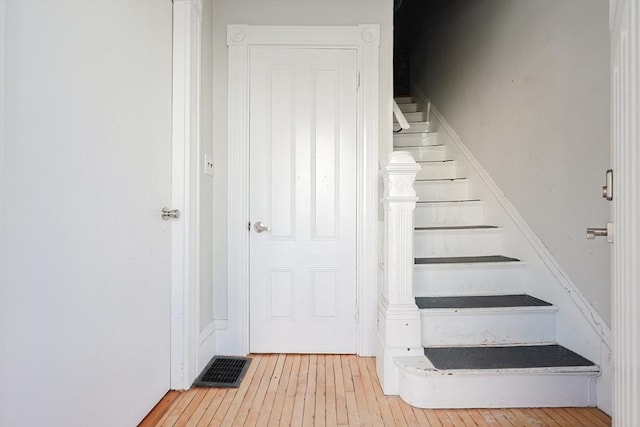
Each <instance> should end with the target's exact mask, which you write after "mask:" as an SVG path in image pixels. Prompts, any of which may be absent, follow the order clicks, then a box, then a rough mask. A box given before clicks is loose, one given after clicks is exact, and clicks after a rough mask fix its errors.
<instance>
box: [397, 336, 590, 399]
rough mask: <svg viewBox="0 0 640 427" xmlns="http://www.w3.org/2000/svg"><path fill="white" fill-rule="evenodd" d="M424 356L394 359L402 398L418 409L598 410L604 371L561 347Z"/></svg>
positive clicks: (455, 350) (482, 349)
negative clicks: (598, 390) (598, 382)
mask: <svg viewBox="0 0 640 427" xmlns="http://www.w3.org/2000/svg"><path fill="white" fill-rule="evenodd" d="M425 353H426V354H428V356H407V357H396V358H395V359H394V362H395V364H396V366H397V367H398V370H399V373H400V378H399V384H398V385H399V388H398V390H399V394H400V397H401V398H402V399H403V400H404V401H405V402H407V403H409V404H411V405H413V406H417V407H419V408H518V407H562V406H594V405H595V404H596V400H595V378H596V377H597V376H598V375H599V374H600V368H599V367H598V366H597V365H595V364H593V363H592V362H591V361H589V360H587V359H585V358H583V357H581V356H580V355H577V354H576V353H574V352H572V351H570V350H569V349H567V348H565V347H562V346H559V345H556V344H550V345H537V346H503V347H466V348H464V347H457V348H438V349H435V351H434V349H433V348H427V349H425ZM437 366H441V367H442V366H444V367H446V368H445V369H440V368H438V367H437Z"/></svg>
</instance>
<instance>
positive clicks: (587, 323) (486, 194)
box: [412, 85, 613, 413]
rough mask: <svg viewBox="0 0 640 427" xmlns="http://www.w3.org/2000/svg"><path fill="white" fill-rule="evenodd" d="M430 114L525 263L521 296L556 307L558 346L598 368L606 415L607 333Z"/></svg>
mask: <svg viewBox="0 0 640 427" xmlns="http://www.w3.org/2000/svg"><path fill="white" fill-rule="evenodd" d="M412 89H413V93H414V94H415V95H416V98H417V99H416V102H418V103H422V104H424V105H427V104H429V103H430V102H429V99H428V98H427V97H426V95H425V94H424V92H422V90H420V88H419V87H417V86H416V85H414V86H413V88H412ZM430 112H431V117H429V118H427V119H428V120H430V121H434V122H436V123H437V125H438V129H439V135H438V138H439V142H440V143H444V144H446V145H447V151H448V152H449V153H451V154H452V155H453V156H452V157H453V158H455V159H456V160H457V161H458V164H459V167H460V168H461V169H462V170H464V171H465V176H466V177H468V178H469V180H470V183H471V187H470V192H471V194H473V195H474V197H477V198H479V199H481V200H483V201H484V202H485V211H484V212H485V222H486V223H491V224H497V225H500V226H501V227H502V228H503V229H504V249H505V253H508V254H509V255H510V256H514V257H516V258H519V259H522V260H525V261H526V263H527V268H526V270H527V271H526V273H525V274H524V275H523V276H524V283H523V285H524V291H525V293H527V294H530V295H532V296H535V297H536V298H540V299H543V300H545V301H549V302H551V303H553V305H554V306H556V307H558V313H557V315H556V340H557V342H558V343H559V344H561V345H564V346H565V347H567V348H570V349H571V350H573V351H575V352H577V353H579V354H581V355H583V356H584V357H586V358H588V359H590V360H591V361H593V362H594V363H596V364H597V365H600V368H601V374H600V376H599V377H598V378H597V379H596V402H593V403H594V404H597V406H598V407H599V408H600V409H603V410H604V411H605V412H608V413H610V412H611V407H612V405H611V390H612V388H611V381H612V375H613V369H612V364H611V346H612V342H611V328H610V327H609V326H608V325H607V323H606V322H605V321H604V319H603V318H602V316H600V314H599V313H598V312H597V311H596V310H595V308H594V307H593V306H592V305H591V304H590V303H589V301H588V300H587V299H586V298H585V296H584V295H583V294H582V293H581V292H580V290H579V289H578V288H577V286H576V285H575V283H574V282H573V281H572V280H571V278H570V277H569V275H568V274H567V273H566V271H565V270H564V269H563V268H562V267H561V266H560V264H559V263H558V261H557V260H556V259H555V258H554V257H553V255H552V254H551V252H549V250H548V249H547V248H546V246H545V245H544V243H543V242H542V241H541V240H540V238H539V237H538V236H537V235H536V234H535V232H534V231H533V230H532V229H531V227H530V226H529V225H528V224H527V222H526V221H525V220H524V218H523V217H522V215H520V213H519V212H518V210H517V209H516V208H515V207H514V206H513V204H512V203H511V202H510V201H509V199H507V197H506V196H505V195H504V193H503V192H502V191H501V190H500V188H499V187H498V185H497V184H496V183H495V181H494V180H493V179H492V178H491V176H490V175H489V173H488V172H487V171H486V169H484V167H483V166H482V165H481V164H480V162H479V161H478V160H477V159H476V158H475V156H474V155H473V154H472V153H471V151H470V150H469V149H468V148H467V147H466V145H465V144H464V143H463V141H462V140H461V139H460V137H459V136H458V134H457V133H456V132H455V131H454V130H453V128H452V127H451V126H450V125H449V123H447V121H446V119H445V118H444V117H443V116H442V114H441V113H440V112H439V111H438V109H437V108H436V107H434V105H433V104H432V103H431V104H430Z"/></svg>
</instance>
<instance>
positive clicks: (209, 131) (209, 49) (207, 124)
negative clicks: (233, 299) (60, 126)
mask: <svg viewBox="0 0 640 427" xmlns="http://www.w3.org/2000/svg"><path fill="white" fill-rule="evenodd" d="M201 55H202V57H201V78H202V81H201V91H200V114H201V121H200V126H201V127H200V159H201V160H200V166H201V169H200V172H201V175H200V257H201V262H200V331H202V330H204V329H205V328H206V327H207V326H208V325H209V324H210V323H211V322H212V321H213V320H214V317H213V299H214V296H213V209H214V206H213V178H212V177H210V176H208V175H205V174H204V170H203V169H202V164H203V161H204V160H203V159H204V155H205V154H209V155H211V156H213V4H212V3H211V2H207V1H206V2H203V10H202V42H201Z"/></svg>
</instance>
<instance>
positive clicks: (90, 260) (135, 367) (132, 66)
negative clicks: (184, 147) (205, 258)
mask: <svg viewBox="0 0 640 427" xmlns="http://www.w3.org/2000/svg"><path fill="white" fill-rule="evenodd" d="M5 6H6V11H5V12H6V19H7V26H6V27H3V30H2V31H6V39H5V40H6V46H5V59H6V63H5V64H6V67H5V70H4V71H5V74H4V78H5V79H6V80H5V84H6V86H5V88H6V91H5V99H4V102H5V106H6V109H5V121H4V123H5V128H4V129H3V132H4V136H5V149H6V151H5V156H4V164H3V171H2V173H3V175H2V189H3V195H4V200H3V215H2V239H3V242H2V244H3V251H2V252H3V271H2V273H3V275H2V286H3V290H2V307H1V310H0V311H1V313H0V314H1V316H2V322H1V325H0V327H2V328H3V334H2V338H3V346H2V375H1V376H2V378H1V379H0V381H2V386H3V389H4V394H3V396H2V408H1V410H0V412H1V414H0V425H3V426H52V427H57V426H64V427H73V426H109V427H113V426H133V425H136V424H137V423H138V422H139V421H140V420H141V419H142V418H143V417H144V416H145V414H146V413H147V412H148V411H149V410H150V409H151V408H152V407H153V406H154V405H155V404H156V403H157V402H158V400H159V399H161V398H162V396H163V395H164V393H166V391H167V390H168V389H169V378H170V376H169V375H170V372H169V369H170V367H169V361H170V354H169V344H170V342H169V338H170V336H169V333H170V317H169V316H170V282H169V280H170V277H169V276H170V239H171V236H170V227H171V223H170V222H165V221H163V220H162V219H161V218H160V211H161V209H162V207H163V206H170V205H169V204H170V201H171V194H170V190H171V181H170V178H171V174H170V167H171V158H170V154H171V147H170V144H171V140H170V137H171V67H172V58H171V52H172V2H171V0H159V1H141V0H135V1H93V0H80V1H50V0H41V1H28V2H23V1H15V2H13V1H11V2H6V5H5Z"/></svg>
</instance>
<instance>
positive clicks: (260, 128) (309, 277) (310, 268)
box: [249, 47, 357, 353]
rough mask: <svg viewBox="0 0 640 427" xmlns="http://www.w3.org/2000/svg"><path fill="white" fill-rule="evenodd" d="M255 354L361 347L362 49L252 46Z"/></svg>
mask: <svg viewBox="0 0 640 427" xmlns="http://www.w3.org/2000/svg"><path fill="white" fill-rule="evenodd" d="M249 90H250V202H249V203H250V221H251V223H250V229H249V232H250V235H251V237H250V289H249V292H250V314H249V316H250V350H251V352H260V353H262V352H264V353H272V352H283V353H284V352H286V353H355V352H356V134H357V120H356V107H357V97H356V94H357V53H356V51H355V50H349V49H310V48H267V47H264V48H252V49H251V50H250V89H249Z"/></svg>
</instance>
